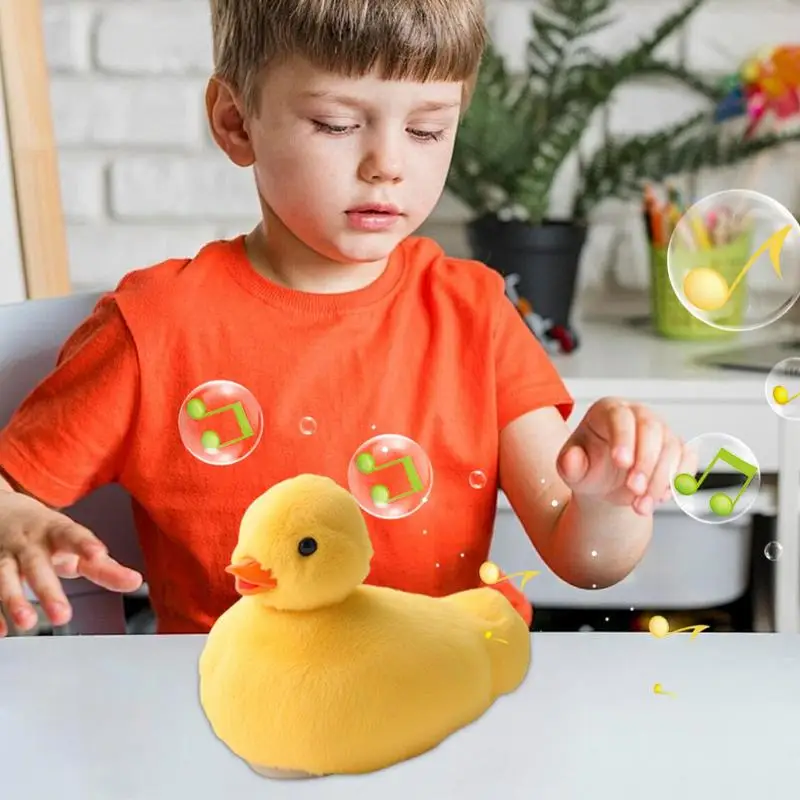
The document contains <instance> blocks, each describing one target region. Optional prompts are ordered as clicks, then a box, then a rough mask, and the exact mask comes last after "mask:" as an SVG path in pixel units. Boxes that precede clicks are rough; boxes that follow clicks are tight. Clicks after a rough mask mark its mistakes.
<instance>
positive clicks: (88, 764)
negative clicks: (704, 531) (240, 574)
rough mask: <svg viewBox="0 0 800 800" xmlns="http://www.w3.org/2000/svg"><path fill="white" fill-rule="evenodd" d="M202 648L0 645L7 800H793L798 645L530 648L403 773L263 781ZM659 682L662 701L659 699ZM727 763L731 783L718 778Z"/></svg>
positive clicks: (115, 641) (590, 638)
mask: <svg viewBox="0 0 800 800" xmlns="http://www.w3.org/2000/svg"><path fill="white" fill-rule="evenodd" d="M203 642H204V638H203V637H201V636H175V637H159V636H153V637H148V636H129V637H56V638H42V637H39V638H20V639H7V640H5V641H0V687H2V691H0V787H2V796H3V797H7V798H17V799H18V800H45V799H46V798H53V799H54V800H87V798H101V799H102V800H175V798H176V797H180V798H184V797H185V798H187V799H190V800H220V798H229V797H263V798H269V799H270V800H284V799H285V800H307V799H308V800H351V798H353V797H355V796H358V795H360V794H361V793H362V792H365V793H366V795H365V796H369V797H374V798H381V800H408V797H409V796H415V797H419V798H421V799H422V800H428V798H431V800H433V798H459V799H463V800H471V798H476V800H477V799H478V798H481V800H482V799H483V798H488V797H499V798H503V800H516V798H519V800H530V798H540V800H587V799H590V800H629V798H638V797H646V798H647V799H648V800H662V799H663V800H675V798H676V797H682V798H715V799H716V798H725V800H739V798H741V799H742V800H745V799H746V800H752V798H753V797H755V796H766V797H770V798H789V797H794V796H796V795H797V792H798V775H800V773H798V770H797V762H798V759H799V758H800V730H798V728H799V727H800V636H795V635H791V634H723V633H717V634H715V633H704V634H700V636H699V637H697V638H696V639H694V640H691V639H690V638H689V636H688V635H687V634H680V635H676V636H672V637H668V638H666V639H661V640H658V639H655V638H653V637H652V636H650V635H649V634H646V633H642V634H631V633H628V634H589V633H572V634H557V633H549V634H548V633H545V634H534V638H533V661H534V663H533V667H532V669H531V672H530V674H529V676H528V678H527V680H526V682H525V683H524V684H523V686H522V687H521V688H520V689H519V690H518V691H517V692H516V693H515V694H514V695H511V696H509V697H505V698H502V699H501V700H499V701H498V702H497V703H496V704H495V705H494V706H493V707H492V709H490V711H489V712H488V713H487V714H486V715H484V717H483V718H481V719H480V720H478V721H477V722H476V723H474V724H473V725H471V726H468V727H467V728H465V729H463V730H461V731H459V732H457V733H456V734H455V735H453V736H452V737H451V738H450V739H448V740H447V741H445V742H444V743H443V744H441V745H440V746H439V747H438V748H436V749H435V750H433V751H431V752H430V753H427V754H425V755H423V756H421V757H419V758H417V759H414V760H411V761H408V762H405V763H403V764H400V765H397V766H395V767H392V768H389V769H386V770H383V771H381V772H376V773H372V774H370V775H366V776H347V777H341V776H337V777H330V778H323V779H318V780H311V781H285V782H279V781H267V780H266V779H264V778H260V777H259V776H257V775H255V774H254V773H253V772H251V771H250V769H249V768H248V767H247V766H245V765H244V764H243V763H242V762H240V761H239V760H238V759H237V758H236V757H234V756H233V755H232V754H230V752H229V751H228V750H227V749H226V748H225V746H224V745H223V744H222V743H221V742H219V741H218V740H217V739H216V738H215V736H214V735H213V734H212V732H211V729H210V727H209V726H208V724H207V722H206V720H205V717H204V716H203V713H202V710H201V708H200V705H199V703H198V700H197V676H196V663H197V658H198V656H199V654H200V651H201V648H202V646H203ZM657 682H658V683H661V684H662V686H663V688H664V690H665V691H672V692H673V693H674V695H673V696H667V695H656V694H654V693H653V691H652V687H653V684H654V683H657ZM731 764H732V765H733V766H731Z"/></svg>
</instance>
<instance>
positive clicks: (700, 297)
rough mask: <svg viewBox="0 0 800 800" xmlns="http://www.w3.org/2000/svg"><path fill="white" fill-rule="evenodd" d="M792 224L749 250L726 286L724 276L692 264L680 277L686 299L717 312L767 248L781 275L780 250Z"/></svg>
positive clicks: (776, 270)
mask: <svg viewBox="0 0 800 800" xmlns="http://www.w3.org/2000/svg"><path fill="white" fill-rule="evenodd" d="M791 230H792V225H786V226H785V227H783V228H781V229H780V230H779V231H777V232H776V233H773V234H772V236H770V237H769V239H767V240H766V241H765V242H764V244H762V245H761V247H759V248H758V250H756V252H755V253H753V255H752V256H750V258H749V259H748V261H747V263H746V264H745V265H744V267H742V270H741V272H740V273H739V274H738V275H737V276H736V279H735V280H734V281H733V283H732V284H731V285H730V287H728V282H727V281H726V280H725V277H724V276H723V275H721V274H720V273H719V272H717V270H715V269H712V268H711V267H695V268H694V269H690V270H689V271H688V272H687V273H686V277H685V278H684V280H683V293H684V294H685V295H686V299H687V300H688V301H689V302H690V303H691V304H692V305H693V306H694V307H695V308H697V309H699V310H700V311H718V310H719V309H720V308H722V307H723V306H724V305H725V304H726V303H727V302H728V300H730V299H731V297H732V296H733V293H734V292H735V291H736V287H737V286H738V285H739V284H740V283H741V281H742V279H743V278H744V276H745V275H746V274H747V272H748V270H749V269H750V267H752V266H753V264H755V263H756V261H757V260H758V257H759V256H760V255H761V254H762V253H764V252H766V251H769V258H770V261H771V262H772V266H773V268H774V269H775V273H776V274H777V276H778V278H780V279H783V276H782V275H781V251H782V249H783V244H784V242H785V241H786V237H787V236H788V235H789V231H791Z"/></svg>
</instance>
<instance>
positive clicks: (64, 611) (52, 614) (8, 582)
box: [0, 491, 142, 636]
mask: <svg viewBox="0 0 800 800" xmlns="http://www.w3.org/2000/svg"><path fill="white" fill-rule="evenodd" d="M59 577H61V578H78V577H81V578H87V579H88V580H90V581H92V582H93V583H96V584H97V585H98V586H102V587H104V588H106V589H110V590H111V591H117V592H132V591H135V590H136V589H138V588H139V586H141V585H142V576H141V575H140V574H139V573H138V572H136V571H135V570H132V569H128V568H127V567H124V566H122V565H121V564H119V563H118V562H117V561H115V560H114V559H113V558H111V556H109V555H108V550H107V549H106V546H105V545H104V544H103V543H102V542H101V541H100V540H99V539H98V538H97V537H96V536H95V535H94V534H93V533H92V532H91V531H89V530H87V529H86V528H84V527H83V526H81V525H78V523H77V522H74V521H73V520H71V519H70V518H69V517H67V516H66V515H64V514H61V513H59V512H58V511H53V510H52V509H50V508H48V507H47V506H45V505H43V504H42V503H40V502H39V501H38V500H35V499H34V498H32V497H29V496H27V495H25V494H21V493H19V492H14V491H0V605H1V606H2V607H3V609H4V610H5V613H6V614H7V615H8V616H9V617H10V618H11V619H12V620H13V622H14V626H15V627H16V628H18V629H19V630H30V629H31V628H32V627H33V626H34V625H35V624H36V612H35V611H34V609H33V606H32V605H31V603H30V602H29V601H28V600H27V599H26V597H25V593H24V591H23V581H26V582H27V583H28V585H29V586H30V587H31V589H32V590H33V593H34V594H35V595H36V597H37V598H38V599H39V602H40V603H41V604H42V608H43V609H44V612H45V614H47V616H48V618H49V619H50V621H51V622H52V623H53V624H54V625H64V624H66V623H67V622H69V620H70V618H71V616H72V610H71V608H70V605H69V602H68V601H67V597H66V595H65V594H64V590H63V588H62V586H61V581H60V580H59ZM6 633H8V626H7V624H6V621H5V620H4V619H3V616H2V614H0V636H5V635H6Z"/></svg>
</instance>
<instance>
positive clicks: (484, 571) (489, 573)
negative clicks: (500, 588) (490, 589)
mask: <svg viewBox="0 0 800 800" xmlns="http://www.w3.org/2000/svg"><path fill="white" fill-rule="evenodd" d="M538 574H539V572H538V571H537V570H534V569H529V570H526V571H525V572H512V573H511V574H510V575H501V574H500V567H498V566H497V564H495V563H493V562H492V561H484V562H483V564H481V566H480V569H479V570H478V575H480V578H481V580H482V581H483V582H484V583H486V584H489V585H492V584H495V583H501V582H502V581H507V580H510V579H511V578H518V577H519V576H520V575H522V576H523V577H522V583H521V584H520V585H519V588H520V589H523V588H524V587H525V584H526V583H527V582H528V581H529V580H530V579H531V578H535V577H536V576H537V575H538Z"/></svg>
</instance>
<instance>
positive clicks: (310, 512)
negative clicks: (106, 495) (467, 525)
mask: <svg viewBox="0 0 800 800" xmlns="http://www.w3.org/2000/svg"><path fill="white" fill-rule="evenodd" d="M372 554H373V550H372V545H371V543H370V539H369V534H368V531H367V526H366V523H365V520H364V517H363V516H362V513H361V509H360V508H359V507H358V505H357V503H356V501H355V499H354V498H353V497H352V496H351V495H350V494H349V493H348V492H347V491H346V490H345V489H343V488H342V487H340V486H339V485H338V484H336V483H335V482H334V481H332V480H331V479H329V478H324V477H320V476H317V475H300V476H298V477H295V478H291V479H289V480H286V481H283V482H281V483H279V484H277V485H275V486H273V487H272V488H271V489H270V490H269V491H267V492H266V493H265V494H263V495H261V496H260V497H259V498H257V499H256V500H255V501H254V502H253V504H252V505H251V506H250V507H249V508H248V509H247V511H246V512H245V514H244V516H243V518H242V523H241V528H240V532H239V540H238V543H237V545H236V547H235V549H234V552H233V555H232V559H231V565H230V566H229V567H228V571H229V572H231V573H232V574H233V575H234V576H235V580H236V589H237V591H238V593H239V594H240V595H242V597H241V599H240V600H238V601H237V602H236V603H234V605H233V606H231V608H229V609H228V610H227V611H226V612H225V613H224V614H223V615H222V616H221V617H220V618H219V619H218V620H217V622H216V623H215V624H214V626H213V628H212V629H211V631H210V633H209V636H208V639H207V642H206V645H205V648H204V650H203V653H202V655H201V657H200V663H199V672H200V700H201V703H202V706H203V709H204V711H205V713H206V716H207V717H208V720H209V722H210V723H211V726H212V728H213V730H214V732H215V733H216V735H217V736H218V737H219V738H220V739H221V740H222V741H223V742H224V743H225V744H226V745H227V746H228V747H229V748H230V749H231V750H232V751H233V752H234V753H235V754H236V755H238V756H239V757H240V758H242V759H243V760H244V761H246V762H247V763H248V764H249V765H250V766H251V767H252V768H253V769H254V770H255V771H256V772H259V773H260V774H262V775H266V776H269V777H287V778H288V777H305V776H319V775H325V774H335V773H338V774H345V773H349V774H353V773H365V772H371V771H374V770H377V769H381V768H384V767H387V766H390V765H392V764H395V763H398V762H400V761H403V760H405V759H408V758H411V757H413V756H416V755H419V754H421V753H424V752H425V751H427V750H430V749H432V748H434V747H436V745H438V744H439V743H440V742H441V741H442V740H443V739H445V738H446V737H447V736H449V735H450V734H452V733H454V732H455V731H457V730H458V729H459V728H462V727H463V726H465V725H467V724H468V723H470V722H472V721H474V720H475V719H477V718H478V717H480V716H481V715H482V714H483V713H484V712H485V711H486V710H487V709H488V708H489V707H490V706H491V705H492V703H493V702H494V701H495V699H496V698H497V697H498V696H500V695H502V694H506V693H509V692H512V691H513V690H514V689H516V688H517V687H518V686H519V685H520V683H521V682H522V681H523V679H524V678H525V675H526V673H527V671H528V666H529V664H530V633H529V631H528V627H527V625H526V624H525V622H524V621H523V620H522V618H521V617H520V616H519V614H518V613H517V612H516V611H515V610H514V609H513V607H512V606H511V604H510V603H509V602H508V600H506V599H505V598H504V597H503V596H502V595H501V594H500V593H499V592H498V591H496V590H494V589H490V588H480V589H473V590H470V591H465V592H461V593H459V594H454V595H451V596H449V597H443V598H433V597H428V596H425V595H418V594H411V593H407V592H402V591H398V590H395V589H387V588H382V587H375V586H367V585H363V583H362V582H363V580H364V579H365V578H366V576H367V574H368V572H369V567H370V561H371V559H372Z"/></svg>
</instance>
